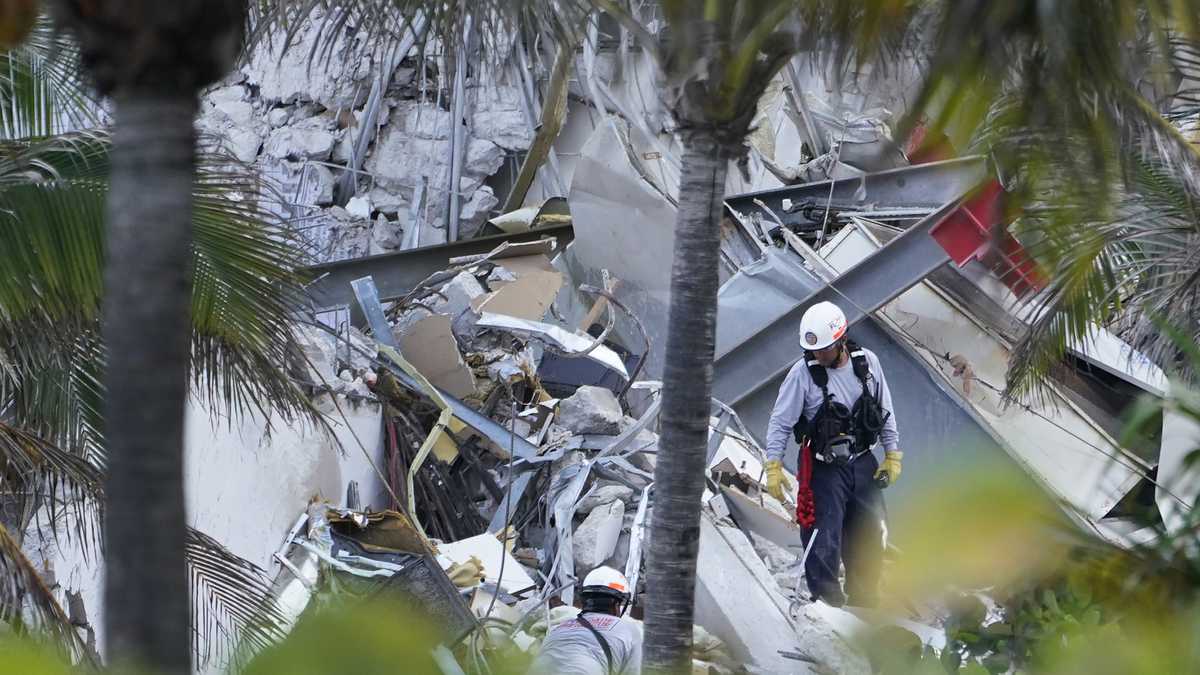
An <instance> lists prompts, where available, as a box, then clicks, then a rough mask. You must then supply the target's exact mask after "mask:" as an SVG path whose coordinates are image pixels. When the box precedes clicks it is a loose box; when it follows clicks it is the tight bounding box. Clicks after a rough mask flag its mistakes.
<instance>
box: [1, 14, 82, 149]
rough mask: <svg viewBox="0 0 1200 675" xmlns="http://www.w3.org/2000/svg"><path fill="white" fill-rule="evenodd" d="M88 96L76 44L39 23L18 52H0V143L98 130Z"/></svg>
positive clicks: (42, 21)
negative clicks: (82, 79)
mask: <svg viewBox="0 0 1200 675" xmlns="http://www.w3.org/2000/svg"><path fill="white" fill-rule="evenodd" d="M87 92H88V90H87V89H86V88H84V87H83V86H81V79H80V69H79V51H78V48H77V47H76V45H75V43H74V42H73V41H72V40H71V39H70V38H69V37H67V36H66V35H65V34H63V33H61V32H60V31H58V30H56V29H55V28H54V27H53V26H52V25H51V23H50V21H49V19H47V18H46V17H44V16H43V17H41V18H40V19H39V20H38V22H37V25H36V26H35V27H34V29H33V31H32V32H31V33H30V35H29V36H28V37H27V38H26V40H25V41H24V42H23V43H22V44H21V45H20V46H18V47H16V48H14V49H11V50H7V51H2V50H0V138H3V139H18V138H44V137H48V136H54V135H56V134H60V133H64V132H68V131H72V130H77V129H85V128H90V127H94V126H97V125H98V124H99V122H100V121H101V118H102V109H101V106H100V103H99V101H97V100H96V99H94V98H92V97H91V95H90V94H88V93H87Z"/></svg>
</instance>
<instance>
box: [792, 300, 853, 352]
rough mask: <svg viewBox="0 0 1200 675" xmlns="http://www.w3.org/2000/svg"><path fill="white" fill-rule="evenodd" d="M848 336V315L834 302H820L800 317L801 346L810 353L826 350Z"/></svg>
mask: <svg viewBox="0 0 1200 675" xmlns="http://www.w3.org/2000/svg"><path fill="white" fill-rule="evenodd" d="M845 336H846V315H845V314H844V313H843V312H842V310H841V309H840V308H839V307H838V306H837V305H835V304H833V303H832V302H818V303H817V304H815V305H813V306H812V307H809V308H808V310H806V311H805V312H804V316H802V317H800V344H801V345H803V346H804V348H805V349H807V350H809V351H816V350H818V349H825V348H826V347H829V346H830V345H832V344H833V343H835V342H837V341H838V340H840V339H842V338H843V337H845Z"/></svg>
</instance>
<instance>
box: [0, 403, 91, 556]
mask: <svg viewBox="0 0 1200 675" xmlns="http://www.w3.org/2000/svg"><path fill="white" fill-rule="evenodd" d="M102 480H103V476H102V474H101V471H100V470H99V469H98V468H96V466H95V465H93V464H92V463H90V462H88V461H87V460H86V459H84V458H82V457H80V456H79V455H76V454H73V453H71V452H67V451H65V450H62V449H61V448H59V447H58V446H56V445H54V444H53V443H50V442H48V441H46V440H44V439H42V438H39V437H38V436H35V435H34V434H31V433H29V432H27V431H24V430H22V429H18V428H16V427H14V426H11V425H9V424H5V423H4V422H2V421H0V489H3V490H4V491H5V492H6V493H7V494H9V495H12V496H16V497H18V498H19V500H20V501H21V503H23V504H24V505H25V507H27V508H28V511H30V512H32V511H33V510H34V509H36V508H37V507H39V506H41V505H43V504H44V505H46V508H47V510H48V516H49V519H50V521H51V522H57V521H58V518H59V515H60V512H61V510H62V508H63V502H64V501H65V502H66V503H67V504H69V505H70V506H69V508H70V509H71V510H72V512H73V515H74V516H75V518H74V521H73V522H75V523H77V524H78V525H79V527H78V528H77V532H78V533H79V534H81V535H82V536H80V538H79V539H80V541H82V542H84V543H87V544H95V543H98V540H96V538H95V537H96V536H97V535H98V532H97V531H96V530H95V529H94V528H90V527H89V525H93V524H95V522H96V519H95V516H96V515H98V514H99V512H100V510H101V509H102V507H103V503H104V502H103V495H102V489H103V488H102ZM23 510H24V509H23Z"/></svg>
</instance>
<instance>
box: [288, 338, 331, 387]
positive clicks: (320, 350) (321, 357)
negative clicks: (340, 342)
mask: <svg viewBox="0 0 1200 675" xmlns="http://www.w3.org/2000/svg"><path fill="white" fill-rule="evenodd" d="M293 332H294V334H295V337H296V344H297V345H299V347H300V351H301V352H303V354H304V357H305V358H306V359H307V360H308V364H307V370H308V379H309V381H311V382H315V383H317V384H323V383H332V382H333V381H334V380H336V379H337V378H338V372H337V347H336V346H335V345H334V342H333V336H332V335H330V334H329V333H326V332H325V331H323V330H321V329H320V328H317V327H315V326H308V325H305V324H296V325H295V327H294V328H293Z"/></svg>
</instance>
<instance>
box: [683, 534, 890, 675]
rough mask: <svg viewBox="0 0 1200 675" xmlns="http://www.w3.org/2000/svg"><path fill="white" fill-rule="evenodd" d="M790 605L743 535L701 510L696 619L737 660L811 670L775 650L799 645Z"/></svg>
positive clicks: (766, 667)
mask: <svg viewBox="0 0 1200 675" xmlns="http://www.w3.org/2000/svg"><path fill="white" fill-rule="evenodd" d="M788 605H789V602H788V600H787V598H785V597H784V596H783V593H782V591H781V590H780V588H779V586H778V584H776V583H775V579H774V578H773V577H772V576H771V573H770V571H769V570H768V569H767V568H766V566H765V565H763V562H762V560H761V559H760V558H759V557H758V554H757V553H756V552H755V550H754V547H753V545H751V543H750V540H749V539H747V538H746V535H745V534H743V533H742V531H741V530H739V529H737V528H736V527H733V526H723V525H718V524H717V523H716V522H715V520H714V518H713V516H712V514H711V513H709V512H707V511H705V512H703V513H702V514H701V516H700V552H699V556H698V557H697V559H696V614H695V616H696V623H697V624H700V625H701V626H703V627H704V628H705V629H706V630H708V631H709V632H710V633H712V634H714V635H716V636H717V637H719V638H720V639H721V640H722V641H723V642H724V643H725V644H726V646H728V647H729V651H730V653H731V654H732V655H733V657H734V659H736V660H738V661H739V662H741V663H746V664H751V663H753V664H755V665H757V666H758V667H760V668H762V669H763V670H765V671H766V672H771V673H805V672H813V670H812V668H811V667H809V666H808V665H807V664H805V663H803V662H800V661H793V660H789V659H785V658H783V657H782V656H780V655H779V650H781V649H783V650H790V649H794V648H795V646H796V644H797V635H796V626H795V624H794V623H793V622H792V619H791V617H790V616H789V614H788ZM801 647H802V648H803V644H802V645H801ZM833 672H843V671H833ZM846 672H860V671H856V670H851V671H846ZM866 672H870V669H869V668H868V669H867V671H866Z"/></svg>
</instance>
